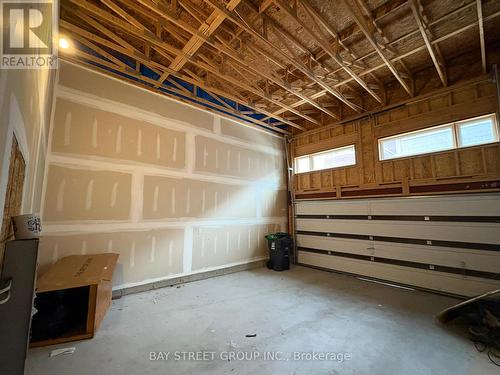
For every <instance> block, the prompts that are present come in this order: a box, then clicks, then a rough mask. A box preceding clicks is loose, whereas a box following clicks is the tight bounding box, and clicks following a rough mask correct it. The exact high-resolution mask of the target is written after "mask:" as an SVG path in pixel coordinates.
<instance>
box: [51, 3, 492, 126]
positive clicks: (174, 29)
mask: <svg viewBox="0 0 500 375" xmlns="http://www.w3.org/2000/svg"><path fill="white" fill-rule="evenodd" d="M499 16H500V1H497V0H472V1H470V0H469V1H466V0H461V1H459V0H387V1H384V0H339V1H321V0H293V1H289V0H264V1H262V0H230V1H221V0H62V1H61V20H60V28H61V32H62V33H63V35H66V36H67V37H68V38H69V39H71V40H72V41H73V48H71V49H69V50H63V51H61V52H62V53H63V54H62V56H63V57H64V58H66V59H68V60H72V61H78V62H79V63H83V64H85V65H90V66H91V67H92V68H94V69H97V70H103V71H105V72H107V73H109V74H113V75H116V76H118V77H120V78H122V79H126V80H129V81H130V82H133V83H135V84H138V85H142V86H144V87H146V88H148V89H150V90H154V91H157V92H159V93H162V94H165V95H169V96H174V97H176V98H178V99H181V100H183V101H187V102H189V103H191V104H193V105H196V106H201V107H204V108H207V109H209V110H212V111H216V112H219V113H222V114H225V115H229V116H232V117H236V118H238V119H240V120H243V121H246V122H249V123H252V124H254V125H257V126H262V127H266V128H269V129H272V130H274V131H276V132H279V133H283V134H290V133H298V132H302V131H305V130H309V129H314V128H317V127H320V126H323V125H325V124H330V123H334V122H338V121H341V120H343V119H347V118H352V117H353V116H356V115H359V114H363V113H365V112H367V111H373V110H376V109H378V108H383V107H385V106H387V105H388V104H393V103H396V102H401V101H404V100H407V99H410V98H412V97H414V96H416V95H419V94H421V93H422V92H423V87H424V86H425V85H426V83H425V82H426V81H429V80H435V81H436V82H437V83H438V85H439V86H441V87H444V86H448V85H450V84H453V83H454V82H456V81H458V80H460V79H461V78H463V75H467V74H468V76H469V77H470V76H471V75H481V74H484V73H486V72H487V71H488V70H489V64H490V63H491V62H492V61H491V60H492V59H491V57H489V56H488V53H489V52H492V51H491V50H498V48H497V46H498V42H499V41H500V17H499ZM471 62H475V63H477V66H478V69H477V71H476V70H474V69H472V68H471V66H472V63H471ZM456 66H462V70H460V71H458V72H455V74H453V75H451V74H450V71H451V70H452V69H453V68H454V67H456ZM464 71H466V72H467V74H465V73H464ZM424 73H425V74H424ZM417 75H421V76H422V75H425V80H424V83H422V82H418V80H417V78H416V77H417Z"/></svg>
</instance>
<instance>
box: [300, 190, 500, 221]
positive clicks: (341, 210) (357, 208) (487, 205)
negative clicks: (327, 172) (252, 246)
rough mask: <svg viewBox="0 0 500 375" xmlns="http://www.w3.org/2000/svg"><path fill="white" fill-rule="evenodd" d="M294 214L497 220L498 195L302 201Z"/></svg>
mask: <svg viewBox="0 0 500 375" xmlns="http://www.w3.org/2000/svg"><path fill="white" fill-rule="evenodd" d="M296 214H297V215H308V214H316V215H345V214H347V215H372V214H377V215H427V216H433V215H449V216H452V215H455V216H461V215H464V216H498V215H499V214H500V194H489V195H477V196H471V195H470V194H469V195H453V196H444V195H443V196H437V197H408V198H378V199H362V200H352V201H338V200H321V201H302V202H301V203H300V204H299V205H297V211H296Z"/></svg>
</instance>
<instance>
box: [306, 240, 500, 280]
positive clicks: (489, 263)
mask: <svg viewBox="0 0 500 375" xmlns="http://www.w3.org/2000/svg"><path fill="white" fill-rule="evenodd" d="M297 246H299V247H303V248H310V249H319V250H327V251H338V252H342V253H347V254H360V255H367V256H374V257H378V258H388V259H400V260H406V261H410V262H416V263H423V264H429V265H442V266H447V267H454V268H466V269H470V270H477V271H485V272H491V273H497V272H499V265H500V252H494V251H482V250H464V249H454V248H445V247H430V246H420V245H410V244H394V243H387V242H378V241H359V240H348V239H341V238H327V237H316V236H307V235H300V234H299V235H297Z"/></svg>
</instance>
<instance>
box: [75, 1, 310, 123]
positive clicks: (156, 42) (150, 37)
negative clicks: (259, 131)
mask: <svg viewBox="0 0 500 375" xmlns="http://www.w3.org/2000/svg"><path fill="white" fill-rule="evenodd" d="M70 1H71V2H73V3H75V4H77V5H79V6H82V7H83V8H84V9H86V10H88V11H90V12H92V13H93V14H94V15H95V16H98V17H100V18H102V19H103V20H105V21H106V22H110V23H111V24H113V25H114V26H116V27H119V28H121V29H122V31H124V32H129V33H130V34H132V35H133V36H135V37H138V38H140V39H143V40H145V41H146V42H149V43H151V45H152V46H154V47H155V49H156V51H157V52H158V53H160V54H162V56H164V57H166V58H167V59H169V61H171V60H172V57H171V56H168V55H166V54H165V51H166V52H168V53H171V54H173V55H174V56H175V55H183V56H186V55H185V54H184V53H183V52H182V51H180V50H178V49H177V48H175V47H173V46H171V45H169V44H168V43H166V42H164V41H163V40H161V39H160V38H159V37H158V36H156V35H155V34H154V33H152V32H150V31H149V30H147V29H144V30H138V29H136V28H130V27H127V25H128V24H127V23H125V22H123V21H121V19H118V18H116V17H114V16H112V15H110V14H109V13H107V12H106V11H104V10H102V9H100V8H98V7H96V6H94V5H93V4H91V3H89V2H88V1H86V0H70ZM80 14H82V13H81V12H80ZM84 17H87V18H90V17H88V16H86V15H84ZM96 24H97V21H94V25H96ZM99 27H101V28H103V27H104V26H103V25H100V26H99ZM186 58H187V59H188V61H189V62H191V63H192V64H194V65H196V66H198V67H200V68H202V69H204V70H207V71H210V72H211V73H213V74H214V75H216V76H218V77H220V78H222V79H224V80H226V81H227V82H229V83H231V84H233V85H236V86H238V87H240V88H242V89H244V90H247V91H250V92H252V93H253V94H255V95H257V96H259V97H261V98H263V99H265V100H267V101H269V102H271V103H273V104H275V105H278V106H280V107H282V108H285V109H286V110H289V111H292V112H293V113H296V114H298V115H299V116H300V111H297V110H296V109H294V108H292V107H289V106H287V105H286V104H284V103H281V102H279V101H277V100H273V99H272V98H270V97H268V96H267V95H266V94H265V93H263V92H259V91H258V90H256V89H255V88H253V87H250V86H248V85H245V84H244V83H242V82H241V81H240V80H238V79H234V78H233V77H231V76H229V75H227V74H225V73H224V72H221V71H219V70H217V69H215V68H213V67H211V66H209V65H207V64H206V63H200V62H198V61H196V60H193V59H192V58H191V57H189V56H186ZM168 70H169V71H170V73H169V74H172V73H176V72H177V71H175V70H173V69H170V68H169V69H168ZM164 71H165V70H164ZM261 112H262V113H264V111H263V110H261ZM269 113H270V112H269ZM304 116H306V115H304ZM307 118H309V119H312V118H311V117H310V116H307ZM278 120H282V119H278ZM312 120H313V121H315V122H317V121H316V120H314V119H312ZM283 122H285V123H287V124H288V125H290V126H293V127H296V128H297V129H303V127H302V126H300V125H298V124H295V123H293V122H290V121H286V120H283Z"/></svg>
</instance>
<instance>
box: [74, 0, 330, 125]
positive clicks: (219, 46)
mask: <svg viewBox="0 0 500 375" xmlns="http://www.w3.org/2000/svg"><path fill="white" fill-rule="evenodd" d="M82 1H83V0H82ZM120 1H122V2H126V3H127V4H128V5H130V6H131V7H137V6H138V5H137V4H134V3H133V2H130V0H120ZM140 2H141V3H144V4H145V5H147V6H148V8H149V7H151V9H153V8H154V11H155V13H156V14H157V15H160V16H161V17H163V18H164V19H166V20H167V21H169V22H172V23H174V24H175V25H176V26H178V27H180V28H182V29H183V30H186V31H188V32H190V33H192V34H193V35H197V36H198V37H200V38H201V39H204V41H205V43H206V44H208V45H210V46H211V47H213V48H215V49H216V50H218V51H220V52H221V53H224V54H225V55H227V56H228V57H231V58H232V59H233V60H234V62H235V63H237V64H238V65H239V66H240V68H241V69H244V70H246V71H249V72H251V73H255V74H258V75H260V76H262V77H264V78H266V79H269V80H271V81H272V82H273V83H275V84H276V85H278V86H280V87H281V88H283V89H284V90H287V91H289V92H290V93H292V94H294V95H297V96H298V97H299V98H301V99H302V100H306V102H308V103H310V104H311V105H313V106H315V107H316V108H318V109H319V110H321V111H323V112H324V113H326V114H328V115H329V116H332V117H334V118H336V119H337V118H338V116H337V115H336V114H334V113H333V112H331V111H329V110H327V109H325V108H323V107H322V106H321V105H320V104H318V103H316V102H315V101H314V100H312V99H310V98H308V97H307V96H305V95H302V94H300V93H297V92H295V91H294V90H291V89H290V85H289V84H288V83H286V82H284V81H283V80H281V79H279V77H276V76H270V75H269V73H267V72H265V71H264V70H262V69H259V68H257V67H255V66H254V65H255V64H253V63H251V62H247V61H244V60H243V56H241V54H239V53H238V52H237V51H235V50H234V49H233V48H232V47H231V46H230V45H229V43H226V44H224V43H223V42H221V40H222V39H221V38H220V37H217V36H216V38H217V39H218V40H219V41H220V42H214V41H211V40H210V39H207V38H206V37H205V36H204V35H203V34H202V33H200V32H199V30H197V29H195V28H193V27H192V26H191V25H189V24H187V23H186V22H184V21H182V20H180V19H179V18H178V17H177V16H176V15H174V14H172V13H171V12H170V11H169V10H168V9H166V8H164V7H162V6H159V7H156V6H155V5H154V3H152V2H151V1H150V0H140ZM183 5H184V6H185V7H189V4H188V3H187V2H184V1H183ZM223 9H224V8H223ZM168 30H169V31H170V32H175V30H173V29H172V28H169V29H168ZM256 48H258V47H256ZM257 51H259V50H257ZM263 53H264V52H263ZM189 61H190V62H193V60H192V59H189ZM289 108H291V109H292V111H293V113H295V114H297V115H299V116H300V112H299V111H297V110H293V108H292V107H289ZM302 117H303V118H304V119H306V120H307V121H310V122H313V123H314V124H316V125H320V122H319V121H317V120H315V119H313V118H311V117H310V116H302Z"/></svg>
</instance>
